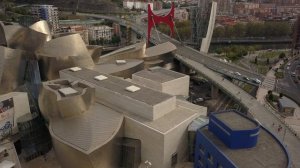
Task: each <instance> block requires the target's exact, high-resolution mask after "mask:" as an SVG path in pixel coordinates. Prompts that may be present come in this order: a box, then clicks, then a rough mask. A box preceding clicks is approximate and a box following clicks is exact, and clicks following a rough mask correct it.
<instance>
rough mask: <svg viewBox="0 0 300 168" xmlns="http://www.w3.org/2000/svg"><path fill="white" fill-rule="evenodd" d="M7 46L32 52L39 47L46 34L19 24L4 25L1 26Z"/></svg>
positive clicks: (44, 40) (43, 41)
mask: <svg viewBox="0 0 300 168" xmlns="http://www.w3.org/2000/svg"><path fill="white" fill-rule="evenodd" d="M3 29H4V33H5V38H6V42H7V47H9V48H14V49H22V50H26V51H30V52H34V51H36V50H37V49H39V48H41V47H42V46H43V44H44V43H45V42H46V40H47V35H46V34H43V33H40V32H37V31H35V30H32V29H29V28H25V27H22V26H20V25H5V26H4V27H3Z"/></svg>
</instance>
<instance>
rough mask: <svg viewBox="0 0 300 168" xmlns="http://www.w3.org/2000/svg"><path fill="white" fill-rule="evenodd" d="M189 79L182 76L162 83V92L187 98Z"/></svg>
mask: <svg viewBox="0 0 300 168" xmlns="http://www.w3.org/2000/svg"><path fill="white" fill-rule="evenodd" d="M189 85H190V77H189V76H184V77H182V78H178V79H175V80H172V81H169V82H165V83H162V92H163V93H168V94H170V95H183V96H186V97H188V96H189Z"/></svg>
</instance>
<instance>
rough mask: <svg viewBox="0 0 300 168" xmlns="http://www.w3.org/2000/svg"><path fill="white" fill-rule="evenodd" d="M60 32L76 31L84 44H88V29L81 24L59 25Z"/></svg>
mask: <svg viewBox="0 0 300 168" xmlns="http://www.w3.org/2000/svg"><path fill="white" fill-rule="evenodd" d="M60 29H61V32H63V33H78V34H80V36H81V37H82V39H83V41H84V43H85V44H87V45H88V44H89V34H88V30H87V29H86V28H85V27H83V26H68V27H61V28H60Z"/></svg>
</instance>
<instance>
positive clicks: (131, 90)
mask: <svg viewBox="0 0 300 168" xmlns="http://www.w3.org/2000/svg"><path fill="white" fill-rule="evenodd" d="M140 89H141V88H139V87H136V86H134V85H131V86H128V87H127V88H126V90H127V91H129V92H136V91H138V90H140Z"/></svg>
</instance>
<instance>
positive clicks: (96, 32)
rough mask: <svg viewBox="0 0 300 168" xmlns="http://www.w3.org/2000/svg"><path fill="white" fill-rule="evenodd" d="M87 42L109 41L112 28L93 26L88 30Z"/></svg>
mask: <svg viewBox="0 0 300 168" xmlns="http://www.w3.org/2000/svg"><path fill="white" fill-rule="evenodd" d="M88 32H89V40H90V41H95V40H101V39H102V40H109V41H110V40H111V38H112V32H113V28H112V27H109V26H93V27H90V28H89V29H88Z"/></svg>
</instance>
